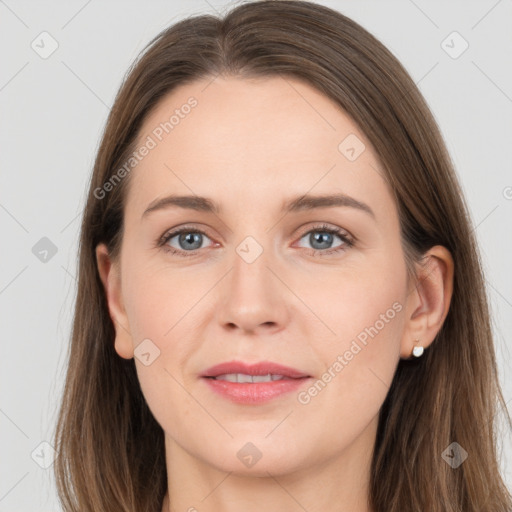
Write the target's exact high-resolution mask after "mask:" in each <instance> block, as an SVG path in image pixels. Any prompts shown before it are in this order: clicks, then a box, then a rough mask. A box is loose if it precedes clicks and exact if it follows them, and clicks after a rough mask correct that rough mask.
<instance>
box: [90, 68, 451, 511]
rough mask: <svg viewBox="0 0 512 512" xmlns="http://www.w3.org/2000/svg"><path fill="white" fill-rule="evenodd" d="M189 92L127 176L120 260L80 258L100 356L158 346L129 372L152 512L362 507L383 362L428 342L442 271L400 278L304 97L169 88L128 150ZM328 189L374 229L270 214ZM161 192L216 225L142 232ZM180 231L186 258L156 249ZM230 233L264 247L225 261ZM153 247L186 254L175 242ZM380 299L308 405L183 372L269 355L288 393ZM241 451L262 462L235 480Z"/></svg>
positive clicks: (291, 84) (445, 281) (388, 212)
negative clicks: (289, 371) (157, 436)
mask: <svg viewBox="0 0 512 512" xmlns="http://www.w3.org/2000/svg"><path fill="white" fill-rule="evenodd" d="M190 96H194V97H195V98H196V99H197V101H198V105H197V106H196V107H195V108H194V109H193V110H192V111H191V113H190V114H189V115H188V116H185V117H184V118H183V119H180V122H179V124H178V125H177V126H175V127H174V129H173V130H172V131H171V132H170V133H169V134H167V135H165V137H164V138H163V139H162V141H161V142H159V143H158V145H157V146H156V147H155V148H154V149H152V150H151V151H150V152H149V154H148V155H147V156H146V157H145V158H144V159H143V160H142V161H141V162H140V163H139V164H138V165H137V166H136V168H135V169H134V170H132V172H131V175H130V177H129V179H130V180H131V182H130V188H129V192H128V196H127V202H126V207H125V223H124V232H123V239H122V248H121V253H120V260H119V261H112V260H111V259H110V258H109V255H108V252H107V250H106V247H105V246H104V245H103V244H101V245H99V246H98V247H97V248H96V255H97V263H98V270H99V273H100V276H101V279H102V282H103V284H104V287H105V290H106V294H107V299H108V304H109V311H110V315H111V318H112V320H113V322H114V324H115V327H116V338H115V349H116V351H117V353H118V354H119V356H120V357H123V358H131V357H134V349H135V348H136V347H137V346H138V345H139V344H140V343H141V342H142V340H144V339H147V338H149V339H150V340H151V341H152V343H153V344H154V345H153V346H156V347H158V349H159V350H160V355H159V356H158V357H157V358H156V359H155V360H154V361H153V362H152V363H151V364H150V365H148V366H146V365H144V364H143V363H142V362H141V360H139V358H138V357H135V362H136V368H137V373H138V378H139V380H140V384H141V388H142V391H143V393H144V396H145V398H146V400H147V403H148V405H149V407H150V409H151V411H152V413H153V414H154V416H155V418H156V420H157V421H158V422H159V424H160V425H161V426H162V428H163V430H164V432H165V441H166V446H165V447H166V461H167V470H168V494H167V495H166V497H165V500H164V502H163V504H162V511H166V510H173V511H174V510H176V511H177V510H180V511H182V510H183V511H185V510H190V511H193V510H198V511H201V512H203V511H205V512H206V511H224V512H231V511H235V510H245V511H246V512H251V511H256V510H257V511H261V510H266V511H267V512H273V511H282V510H287V511H291V512H292V511H303V510H304V509H306V510H308V511H310V512H313V511H320V510H334V509H336V510H337V511H342V512H343V511H350V512H369V511H370V508H369V507H368V505H367V495H368V483H369V471H370V462H371V455H372V450H373V445H374V441H375V435H376V428H377V417H378V412H379V409H380V407H381V405H382V403H383V401H384V399H385V397H386V393H387V391H388V388H389V385H390V383H391V381H392V378H393V375H394V372H395V370H396V366H397V364H398V362H399V359H400V358H409V357H411V352H412V349H413V347H414V345H415V342H414V340H415V339H418V340H420V342H419V343H416V344H420V345H422V346H423V347H425V348H426V347H428V346H429V344H430V343H431V342H432V341H433V340H434V337H435V335H436V333H437V332H438V331H439V329H440V327H441V325H442V323H443V321H444V319H445V317H446V314H447V312H448V308H449V303H450V299H451V294H452V280H453V261H452V258H451V256H450V254H449V252H448V251H447V250H446V249H445V248H444V247H441V246H436V247H433V248H432V249H431V250H430V251H429V252H428V253H427V258H426V261H427V265H426V266H424V267H422V266H420V265H418V266H417V277H418V279H419V280H418V281H416V280H409V279H408V278H407V273H406V266H405V260H404V253H403V249H402V246H401V243H400V236H399V220H398V213H397V209H396V205H395V203H394V200H393V196H392V194H391V191H390V190H389V188H388V185H387V183H386V181H385V180H384V179H383V177H382V176H383V173H382V171H381V164H380V162H379V160H378V158H377V156H376V154H375V152H374V150H373V148H372V146H371V144H370V142H369V141H368V140H367V139H366V137H365V135H364V134H363V133H362V132H361V131H360V130H359V128H358V127H357V126H356V125H355V124H354V123H353V121H352V120H351V119H350V118H349V117H348V116H347V115H346V114H345V113H344V112H343V111H342V110H341V109H340V108H339V107H337V106H336V105H335V104H334V103H333V102H332V101H331V100H330V99H328V98H326V97H325V96H323V95H322V94H321V93H320V92H318V91H317V90H315V89H314V88H312V87H311V86H309V85H307V84H305V83H302V82H301V81H299V80H294V79H289V78H287V79H286V80H284V79H282V78H278V77H276V78H265V79H242V78H233V77H218V78H216V79H215V80H213V81H212V80H211V79H209V80H200V81H196V82H194V83H191V84H187V85H185V86H180V87H179V88H177V89H175V90H174V91H172V92H171V93H170V94H169V95H167V96H166V97H165V98H164V99H162V100H161V102H160V103H159V104H158V105H157V108H156V109H155V110H154V111H153V112H152V113H151V114H150V116H149V117H148V118H147V119H146V120H145V122H144V125H143V127H142V131H141V135H140V137H139V140H140V141H141V143H142V142H143V141H144V140H145V139H146V137H147V136H148V135H150V134H151V133H152V131H153V130H154V129H155V127H157V126H158V125H159V123H161V122H163V121H165V120H168V119H169V117H170V115H172V113H173V112H174V111H175V109H176V108H180V106H181V105H183V104H184V103H186V102H187V100H188V98H189V97H190ZM349 134H355V135H356V136H357V137H358V138H359V139H360V140H361V141H362V142H363V143H364V144H365V147H366V149H365V150H364V151H363V152H362V154H361V155H360V156H359V157H358V158H357V159H356V160H355V161H349V160H348V159H347V158H346V157H345V155H344V154H342V153H341V152H340V151H339V149H338V145H339V144H340V142H341V141H343V140H344V139H345V137H347V135H349ZM335 192H336V193H341V192H343V193H344V194H347V195H349V196H351V197H353V198H355V199H357V200H359V201H362V202H364V203H366V204H367V205H369V206H370V207H371V209H372V210H373V212H374V215H375V218H373V217H372V216H371V215H369V214H368V213H366V212H364V211H361V210H358V209H355V208H351V207H346V206H344V207H339V206H337V207H330V208H327V207H324V208H320V209H316V210H313V211H302V212H295V213H288V214H286V215H284V214H283V213H281V207H282V204H283V202H284V201H286V200H287V199H289V198H292V197H296V196H302V195H304V194H306V193H308V194H310V195H313V194H314V195H316V194H318V195H320V194H330V193H335ZM169 194H180V195H198V196H207V197H209V198H210V199H212V200H214V201H215V202H217V203H218V204H219V205H220V207H221V208H222V212H221V213H219V214H213V213H207V212H198V211H192V210H186V209H182V208H178V207H169V208H167V209H162V210H158V211H154V212H152V213H151V214H149V215H147V216H145V217H144V218H143V219H141V217H142V214H143V212H144V211H145V210H146V208H147V207H148V205H149V204H150V203H151V202H152V201H154V200H155V199H159V198H162V197H164V196H167V195H169ZM322 223H326V224H328V225H329V226H330V227H339V228H341V229H343V230H345V231H346V232H347V233H349V234H350V235H351V236H352V237H353V239H355V242H354V245H353V246H351V247H348V246H346V245H345V246H344V242H343V241H342V240H341V239H340V238H338V235H333V238H332V241H331V242H330V245H329V241H328V242H327V245H323V246H322V245H321V244H319V243H318V242H317V243H316V244H315V239H314V238H313V239H312V237H310V235H314V234H315V233H317V232H319V233H323V231H322V229H321V228H317V226H318V225H321V224H322ZM184 225H186V226H187V227H192V228H194V229H199V230H201V231H203V232H204V233H205V235H203V237H202V238H201V237H200V238H199V242H200V243H201V245H200V246H199V247H200V248H199V249H197V250H196V251H195V253H196V254H195V255H194V256H188V257H180V256H178V255H174V254H170V253H168V252H165V251H164V250H163V249H162V248H161V247H160V248H159V247H157V245H156V241H157V240H158V239H159V238H160V237H161V236H162V235H163V234H165V233H166V232H168V231H169V230H170V229H171V228H177V227H180V226H184ZM190 225H192V226H190ZM311 231H313V233H311ZM247 236H251V237H253V238H254V239H255V240H256V241H257V243H258V244H259V246H261V248H262V249H263V252H262V253H261V255H260V256H259V257H258V258H257V259H256V260H255V261H254V262H252V263H247V261H245V260H244V259H243V258H242V257H241V256H240V253H238V252H237V250H236V249H237V247H238V246H239V245H240V243H241V242H242V241H244V239H245V238H246V237H247ZM189 243H190V242H189ZM192 243H193V239H192ZM167 245H168V246H172V247H173V248H175V249H181V251H182V252H184V253H186V251H187V250H188V251H189V252H193V251H191V250H190V248H188V247H189V246H188V245H187V243H186V241H185V242H183V240H182V241H181V244H180V240H179V236H175V237H174V238H173V239H172V240H171V241H169V242H167ZM193 247H195V246H193ZM319 247H320V248H319ZM322 247H327V249H325V248H322ZM335 247H338V248H339V247H341V248H342V250H341V251H339V252H335V253H331V254H322V255H319V253H320V252H321V251H324V252H325V251H327V250H329V248H335ZM313 249H317V251H318V254H317V255H316V256H315V255H312V254H311V252H312V250H313ZM251 250H254V249H251ZM393 303H398V304H399V305H400V306H401V310H400V311H399V312H396V315H394V318H393V319H391V320H389V319H388V322H386V323H385V326H384V327H383V328H381V329H380V330H379V331H378V334H377V335H375V336H374V337H373V338H369V339H368V342H367V344H366V345H363V344H362V343H359V345H361V347H362V348H361V350H360V351H359V352H358V353H357V354H356V355H354V356H353V358H352V359H351V360H350V361H348V363H347V364H346V366H344V367H343V369H342V371H339V372H338V373H336V376H335V377H334V378H332V379H331V381H330V382H329V383H328V384H327V385H326V386H325V387H324V388H323V389H322V390H321V392H319V393H318V394H317V395H316V396H314V397H311V400H310V401H309V402H308V403H300V402H299V400H298V393H297V392H292V393H289V394H285V395H282V396H280V397H278V398H275V399H273V400H272V401H270V402H267V403H265V404H263V405H242V404H235V403H232V402H230V401H228V400H227V399H225V398H223V397H221V396H219V395H217V394H214V393H213V391H211V390H210V388H209V387H208V386H207V385H206V384H205V382H204V380H202V379H201V378H200V377H199V374H200V373H201V372H203V371H204V370H206V369H207V368H209V367H210V366H212V365H214V364H218V363H220V362H224V361H231V360H234V359H237V360H242V361H245V362H248V363H252V362H256V361H261V360H269V361H274V362H278V363H281V364H284V365H288V366H291V367H293V368H297V369H299V370H301V371H303V372H305V373H307V374H308V375H311V376H312V378H311V379H310V380H309V382H307V383H304V385H303V386H302V388H300V389H299V391H305V390H307V389H308V388H309V387H310V386H311V385H312V384H313V383H314V382H315V381H317V380H318V379H321V378H322V375H323V374H324V372H326V371H327V370H328V368H330V367H331V368H332V366H333V363H334V362H335V361H336V360H337V357H338V355H340V354H341V355H343V354H344V353H345V352H346V350H347V349H349V348H350V346H351V342H352V341H353V340H354V339H355V338H356V337H357V335H358V334H359V333H361V332H362V331H364V329H365V328H366V327H369V326H374V325H376V321H377V320H379V318H382V317H381V316H380V315H382V314H386V311H388V310H389V309H390V308H392V305H393ZM247 442H251V443H253V444H254V445H255V446H256V447H257V449H258V450H259V452H261V454H262V456H261V459H260V460H259V461H258V462H257V463H256V464H254V465H253V466H252V467H246V466H245V465H244V464H243V463H242V462H241V461H240V459H239V458H238V457H237V452H238V451H239V450H240V449H241V448H242V447H243V446H244V445H245V444H246V443H247ZM169 497H171V501H170V502H169Z"/></svg>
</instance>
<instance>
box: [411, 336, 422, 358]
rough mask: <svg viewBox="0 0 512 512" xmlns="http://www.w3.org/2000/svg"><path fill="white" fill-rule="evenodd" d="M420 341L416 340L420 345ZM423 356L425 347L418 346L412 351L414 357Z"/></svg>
mask: <svg viewBox="0 0 512 512" xmlns="http://www.w3.org/2000/svg"><path fill="white" fill-rule="evenodd" d="M419 341H420V340H414V342H415V343H418V342H419ZM422 354H423V347H422V346H421V345H418V346H416V347H414V348H413V349H412V355H413V356H414V357H421V355H422Z"/></svg>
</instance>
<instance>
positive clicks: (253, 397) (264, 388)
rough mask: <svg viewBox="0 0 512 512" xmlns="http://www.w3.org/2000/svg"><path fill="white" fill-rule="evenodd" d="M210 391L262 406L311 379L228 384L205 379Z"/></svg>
mask: <svg viewBox="0 0 512 512" xmlns="http://www.w3.org/2000/svg"><path fill="white" fill-rule="evenodd" d="M203 379H204V380H205V381H206V383H207V384H208V386H210V389H212V390H213V391H215V392H216V393H218V394H220V395H222V396H223V397H225V398H227V399H229V400H231V401H232V402H235V403H239V404H261V403H264V402H268V401H269V400H272V399H273V398H276V397H278V396H281V395H284V394H286V393H291V392H292V391H296V390H297V389H298V388H299V387H301V386H302V385H303V384H304V383H305V382H306V381H307V380H309V378H306V377H305V378H302V379H281V380H274V381H271V382H254V383H250V382H228V381H226V380H216V379H211V378H207V377H203Z"/></svg>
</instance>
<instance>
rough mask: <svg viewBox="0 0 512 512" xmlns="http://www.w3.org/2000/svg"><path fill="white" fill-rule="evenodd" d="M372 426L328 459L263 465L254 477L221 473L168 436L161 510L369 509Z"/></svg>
mask: <svg viewBox="0 0 512 512" xmlns="http://www.w3.org/2000/svg"><path fill="white" fill-rule="evenodd" d="M376 425H377V423H376V421H373V422H372V423H371V424H370V425H369V426H368V427H367V429H366V430H365V431H364V432H363V433H362V434H361V436H359V438H358V439H356V440H355V441H354V442H353V443H351V444H350V446H348V447H347V448H346V450H344V451H343V452H342V453H338V454H335V453H333V456H332V457H331V458H330V459H328V460H325V459H323V460H322V461H321V462H319V463H317V464H312V465H307V464H304V465H303V466H302V467H301V468H299V469H295V470H294V471H293V470H292V471H290V472H286V473H280V474H277V473H274V472H272V468H266V469H265V470H263V471H260V473H259V474H258V475H257V476H256V475H254V474H250V475H247V474H241V473H237V472H234V471H223V470H222V469H220V468H218V467H215V466H212V465H211V464H209V463H208V462H206V461H205V460H204V459H198V458H197V457H195V456H194V455H192V454H190V453H189V452H187V451H185V450H184V449H183V448H182V447H181V446H179V445H178V444H177V443H176V442H175V441H174V440H173V439H172V438H170V437H168V436H167V435H166V437H165V449H166V459H167V474H168V493H167V494H166V496H165V499H164V502H163V508H162V512H178V511H187V512H235V511H239V510H244V512H256V511H258V512H259V511H261V510H264V511H265V512H282V511H283V510H286V511H289V512H304V510H307V511H308V512H313V511H316V510H318V511H320V510H336V512H371V509H370V508H369V505H368V491H369V479H370V469H371V457H372V452H373V443H374V440H375V433H376ZM369 441H371V442H369ZM169 497H170V500H169Z"/></svg>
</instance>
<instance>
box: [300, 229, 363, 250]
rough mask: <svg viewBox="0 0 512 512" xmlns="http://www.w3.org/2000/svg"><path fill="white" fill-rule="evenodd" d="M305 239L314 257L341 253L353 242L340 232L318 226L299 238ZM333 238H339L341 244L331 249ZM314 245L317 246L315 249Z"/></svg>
mask: <svg viewBox="0 0 512 512" xmlns="http://www.w3.org/2000/svg"><path fill="white" fill-rule="evenodd" d="M305 237H308V238H307V240H308V242H309V243H310V244H311V245H313V248H312V250H313V254H314V255H317V254H331V253H333V252H338V251H343V250H346V249H347V248H348V247H351V246H352V245H353V242H352V241H351V240H350V239H349V238H348V236H347V235H346V234H345V233H344V232H343V231H342V230H340V229H337V228H330V227H329V226H320V227H317V228H314V229H311V230H309V231H308V232H307V233H305V234H304V235H303V236H302V237H301V240H302V239H303V238H305ZM335 237H337V238H339V239H340V240H341V242H342V243H341V244H339V245H337V246H335V247H331V245H332V243H333V240H334V238H335ZM315 245H317V247H315Z"/></svg>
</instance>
